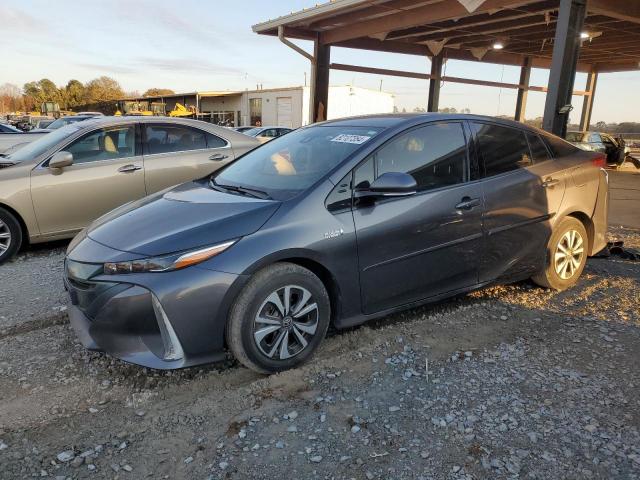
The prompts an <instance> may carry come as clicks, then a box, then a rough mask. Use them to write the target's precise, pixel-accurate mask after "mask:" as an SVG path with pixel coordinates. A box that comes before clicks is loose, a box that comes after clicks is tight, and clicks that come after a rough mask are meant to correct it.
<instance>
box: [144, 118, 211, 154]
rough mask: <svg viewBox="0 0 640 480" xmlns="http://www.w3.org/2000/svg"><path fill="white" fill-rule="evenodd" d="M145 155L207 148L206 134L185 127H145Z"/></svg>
mask: <svg viewBox="0 0 640 480" xmlns="http://www.w3.org/2000/svg"><path fill="white" fill-rule="evenodd" d="M144 130H145V153H147V154H149V155H154V154H157V153H169V152H186V151H189V150H201V149H203V148H207V141H206V140H205V132H203V131H202V130H198V129H196V128H191V127H185V126H183V125H145V126H144Z"/></svg>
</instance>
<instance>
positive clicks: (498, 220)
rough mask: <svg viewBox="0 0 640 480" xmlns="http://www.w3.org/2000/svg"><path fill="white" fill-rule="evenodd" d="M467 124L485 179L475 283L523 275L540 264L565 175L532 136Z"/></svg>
mask: <svg viewBox="0 0 640 480" xmlns="http://www.w3.org/2000/svg"><path fill="white" fill-rule="evenodd" d="M471 125H472V128H473V130H474V132H475V137H476V144H477V150H478V154H479V158H480V160H481V162H480V163H481V171H482V176H483V177H484V179H483V181H482V191H483V196H484V201H485V208H484V217H483V230H484V235H485V245H484V250H483V252H484V253H483V256H482V261H481V264H480V281H481V282H487V281H491V280H494V279H497V278H512V277H513V278H520V277H523V276H526V275H527V274H530V273H532V272H535V271H536V270H537V269H538V268H539V266H540V265H541V262H542V259H541V255H543V254H544V251H545V246H546V243H547V241H548V238H549V235H550V219H551V218H552V217H553V216H554V215H555V213H556V212H557V210H558V209H559V208H560V204H561V202H562V197H563V195H564V191H565V187H566V176H567V173H566V172H565V171H564V170H562V167H561V166H560V167H559V166H558V165H557V164H556V163H555V161H553V160H551V159H550V156H549V152H548V151H547V148H546V145H545V144H544V142H542V140H541V138H540V137H539V136H538V135H537V134H535V133H530V132H525V131H524V130H521V129H518V128H515V127H507V126H503V125H497V124H492V123H488V122H487V123H484V122H483V123H480V122H472V123H471Z"/></svg>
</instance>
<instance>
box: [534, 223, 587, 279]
mask: <svg viewBox="0 0 640 480" xmlns="http://www.w3.org/2000/svg"><path fill="white" fill-rule="evenodd" d="M588 248H589V237H588V235H587V230H586V229H585V227H584V225H583V224H582V222H581V221H580V220H578V219H576V218H573V217H565V218H563V219H562V220H561V221H560V222H559V223H558V225H557V226H556V228H554V230H553V233H552V234H551V238H550V239H549V243H548V244H547V249H546V254H545V264H544V269H543V270H542V271H541V272H540V273H538V274H537V275H535V276H533V277H532V280H533V281H534V282H535V283H537V284H538V285H540V286H542V287H546V288H552V289H554V290H558V291H562V290H566V289H567V288H569V287H572V286H573V285H575V284H576V282H577V281H578V279H579V278H580V275H581V274H582V271H583V270H584V266H585V264H586V263H587V255H588Z"/></svg>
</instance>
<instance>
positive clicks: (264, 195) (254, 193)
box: [211, 178, 271, 200]
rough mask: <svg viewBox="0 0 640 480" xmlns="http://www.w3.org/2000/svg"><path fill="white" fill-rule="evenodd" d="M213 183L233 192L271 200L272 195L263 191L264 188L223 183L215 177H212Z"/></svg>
mask: <svg viewBox="0 0 640 480" xmlns="http://www.w3.org/2000/svg"><path fill="white" fill-rule="evenodd" d="M211 183H212V185H214V186H216V187H218V188H221V189H223V190H229V191H231V192H237V193H242V194H244V195H249V196H250V197H254V198H260V199H262V200H271V197H270V196H269V194H268V193H267V192H263V191H262V190H257V189H255V188H248V187H241V186H237V185H223V184H221V183H218V182H216V181H215V179H214V178H212V179H211Z"/></svg>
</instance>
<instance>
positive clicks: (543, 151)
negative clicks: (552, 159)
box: [527, 133, 549, 163]
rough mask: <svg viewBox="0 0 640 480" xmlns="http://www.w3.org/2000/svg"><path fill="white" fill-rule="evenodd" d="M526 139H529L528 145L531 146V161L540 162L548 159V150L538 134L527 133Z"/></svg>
mask: <svg viewBox="0 0 640 480" xmlns="http://www.w3.org/2000/svg"><path fill="white" fill-rule="evenodd" d="M527 139H528V140H529V147H530V148H531V157H532V158H533V163H541V162H544V161H546V160H549V152H548V151H547V147H546V146H545V145H544V142H543V141H542V139H541V138H540V137H539V136H538V135H536V134H534V133H527Z"/></svg>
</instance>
